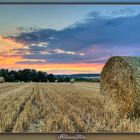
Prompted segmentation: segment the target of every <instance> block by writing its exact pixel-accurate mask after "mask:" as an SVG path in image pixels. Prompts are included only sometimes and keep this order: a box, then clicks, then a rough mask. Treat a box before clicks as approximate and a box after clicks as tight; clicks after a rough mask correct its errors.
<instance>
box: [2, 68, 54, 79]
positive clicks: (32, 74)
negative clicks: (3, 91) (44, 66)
mask: <svg viewBox="0 0 140 140" xmlns="http://www.w3.org/2000/svg"><path fill="white" fill-rule="evenodd" d="M0 76H1V77H4V78H5V81H7V82H18V81H24V82H30V81H33V82H46V81H47V80H50V81H54V75H52V74H49V75H48V74H47V73H46V72H42V71H36V70H34V69H32V70H31V69H24V70H19V71H14V70H11V71H9V70H8V69H0Z"/></svg>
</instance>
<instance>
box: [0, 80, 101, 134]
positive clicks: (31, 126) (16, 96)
mask: <svg viewBox="0 0 140 140" xmlns="http://www.w3.org/2000/svg"><path fill="white" fill-rule="evenodd" d="M82 87H84V86H82ZM94 92H95V91H94V90H92V89H87V88H80V87H79V85H77V84H75V83H74V84H71V83H5V84H1V85H0V119H1V122H0V131H1V132H63V131H67V132H75V131H77V132H79V131H85V128H83V127H82V125H83V124H82V123H85V122H84V119H85V117H86V116H85V115H84V113H86V110H92V109H93V107H92V106H94V105H95V104H96V101H95V102H94V100H92V99H93V98H94V99H96V98H98V94H97V92H95V94H93V93H94ZM92 104H93V105H92ZM87 115H88V114H87ZM78 121H81V122H78Z"/></svg>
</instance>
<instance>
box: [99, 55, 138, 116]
mask: <svg viewBox="0 0 140 140" xmlns="http://www.w3.org/2000/svg"><path fill="white" fill-rule="evenodd" d="M100 84H101V89H100V90H101V91H100V92H101V94H105V95H108V96H109V97H111V98H112V100H113V102H114V103H116V106H117V110H118V112H119V114H120V115H122V116H124V115H125V114H132V113H134V114H137V115H140V57H127V56H114V57H111V58H110V59H109V60H108V61H107V62H106V64H105V66H104V67H103V70H102V72H101V81H100Z"/></svg>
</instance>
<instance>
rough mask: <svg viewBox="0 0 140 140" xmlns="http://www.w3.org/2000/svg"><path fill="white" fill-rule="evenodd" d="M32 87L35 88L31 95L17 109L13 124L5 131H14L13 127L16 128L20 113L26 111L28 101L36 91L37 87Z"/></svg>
mask: <svg viewBox="0 0 140 140" xmlns="http://www.w3.org/2000/svg"><path fill="white" fill-rule="evenodd" d="M32 88H33V89H32V93H31V95H30V96H29V97H28V98H27V99H26V100H25V101H24V102H23V103H22V104H21V105H20V108H19V110H18V111H17V113H16V115H15V116H14V118H13V121H12V124H11V125H10V127H9V128H8V129H6V130H5V132H12V131H13V128H14V126H15V124H16V122H17V119H18V117H19V116H20V114H21V113H22V112H23V111H24V108H25V105H26V103H27V102H28V101H29V100H30V99H31V97H32V96H33V93H34V90H35V88H34V86H33V87H32Z"/></svg>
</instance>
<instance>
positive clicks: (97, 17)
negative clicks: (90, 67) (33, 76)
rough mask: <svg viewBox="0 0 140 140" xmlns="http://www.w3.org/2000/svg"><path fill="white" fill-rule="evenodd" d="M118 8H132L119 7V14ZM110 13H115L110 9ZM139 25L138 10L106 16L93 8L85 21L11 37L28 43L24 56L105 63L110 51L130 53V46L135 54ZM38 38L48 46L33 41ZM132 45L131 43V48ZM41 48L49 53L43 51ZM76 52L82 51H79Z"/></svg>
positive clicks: (62, 60)
mask: <svg viewBox="0 0 140 140" xmlns="http://www.w3.org/2000/svg"><path fill="white" fill-rule="evenodd" d="M128 11H130V12H128ZM121 12H124V13H126V12H128V13H133V12H134V11H133V10H128V9H125V10H122V11H118V14H120V13H121ZM112 13H113V14H114V12H113V11H112ZM139 26H140V14H137V15H133V16H132V15H131V16H122V17H113V16H111V17H108V16H102V15H101V14H100V13H98V12H92V13H90V14H89V15H88V17H87V19H86V20H85V21H84V22H81V23H76V24H74V25H72V26H69V27H67V28H65V29H62V30H60V31H57V30H54V29H37V30H33V31H30V32H21V34H20V35H18V36H15V37H12V38H14V39H16V40H17V41H19V42H24V43H25V44H26V45H28V46H29V51H30V52H31V54H25V55H24V57H25V58H27V59H44V60H46V63H49V62H50V63H55V62H56V63H57V62H58V63H72V62H86V63H96V62H97V63H104V62H105V60H106V59H107V58H108V57H109V56H110V55H112V54H113V55H129V54H130V53H129V50H131V51H132V52H133V55H135V54H136V55H137V50H138V48H139V45H140V28H139ZM41 42H46V43H47V46H36V45H32V44H33V43H34V44H37V43H41ZM132 47H134V49H133V50H132V49H131V48H132ZM55 49H62V50H64V51H65V52H67V51H71V52H75V55H73V54H68V53H60V54H58V53H56V52H55V51H54V50H55ZM126 49H127V51H126V52H127V54H126V53H125V50H126ZM42 51H44V52H45V51H46V52H48V53H50V54H42V53H41V52H42ZM78 53H84V54H85V55H78ZM76 54H77V55H76ZM101 58H102V59H101Z"/></svg>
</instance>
